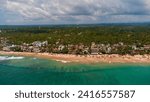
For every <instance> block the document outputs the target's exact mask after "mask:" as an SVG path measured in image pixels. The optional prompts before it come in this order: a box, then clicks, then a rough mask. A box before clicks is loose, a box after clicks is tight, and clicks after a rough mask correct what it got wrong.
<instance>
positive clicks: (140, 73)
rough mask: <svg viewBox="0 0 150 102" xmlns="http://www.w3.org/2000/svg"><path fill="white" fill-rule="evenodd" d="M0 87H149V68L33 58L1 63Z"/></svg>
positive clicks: (144, 66) (148, 66)
mask: <svg viewBox="0 0 150 102" xmlns="http://www.w3.org/2000/svg"><path fill="white" fill-rule="evenodd" d="M0 85H150V65H135V64H134V65H127V64H126V65H125V64H124V65H121V64H120V65H119V64H116V65H115V64H99V65H98V64H97V65H83V64H61V63H59V62H55V61H50V60H44V59H34V58H24V59H12V60H0Z"/></svg>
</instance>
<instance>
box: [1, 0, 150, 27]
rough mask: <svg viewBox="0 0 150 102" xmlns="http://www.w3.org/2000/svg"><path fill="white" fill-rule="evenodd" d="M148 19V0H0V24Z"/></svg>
mask: <svg viewBox="0 0 150 102" xmlns="http://www.w3.org/2000/svg"><path fill="white" fill-rule="evenodd" d="M149 21H150V0H0V25H5V24H7V25H14V24H80V23H82V24H83V23H114V22H121V23H122V22H149Z"/></svg>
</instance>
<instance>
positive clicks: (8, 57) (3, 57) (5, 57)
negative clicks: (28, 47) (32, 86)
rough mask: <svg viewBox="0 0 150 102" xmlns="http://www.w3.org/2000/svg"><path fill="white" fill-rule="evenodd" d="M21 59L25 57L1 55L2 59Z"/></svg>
mask: <svg viewBox="0 0 150 102" xmlns="http://www.w3.org/2000/svg"><path fill="white" fill-rule="evenodd" d="M20 59H24V57H14V56H0V61H4V60H20Z"/></svg>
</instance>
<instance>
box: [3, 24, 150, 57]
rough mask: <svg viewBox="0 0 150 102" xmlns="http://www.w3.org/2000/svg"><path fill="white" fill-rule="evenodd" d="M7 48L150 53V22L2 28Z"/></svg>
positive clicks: (4, 45) (9, 49)
mask: <svg viewBox="0 0 150 102" xmlns="http://www.w3.org/2000/svg"><path fill="white" fill-rule="evenodd" d="M0 39H1V41H0V49H1V50H3V51H18V52H19V51H20V52H49V53H64V54H81V55H83V54H121V55H124V54H131V55H134V54H150V26H136V25H134V26H133V25H122V26H120V25H109V26H105V25H103V26H102V25H101V26H100V25H99V26H67V27H63V26H61V27H57V26H54V27H51V26H50V27H49V26H29V27H28V26H25V27H23V26H22V27H4V28H1V29H0Z"/></svg>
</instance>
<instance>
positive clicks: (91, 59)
mask: <svg viewBox="0 0 150 102" xmlns="http://www.w3.org/2000/svg"><path fill="white" fill-rule="evenodd" d="M0 55H15V56H28V57H36V58H45V59H51V60H55V61H59V62H62V63H71V62H73V63H74V62H75V63H88V64H90V63H150V55H134V56H131V55H117V54H112V55H107V54H105V55H86V56H85V55H70V54H52V53H30V52H3V51H0Z"/></svg>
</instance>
